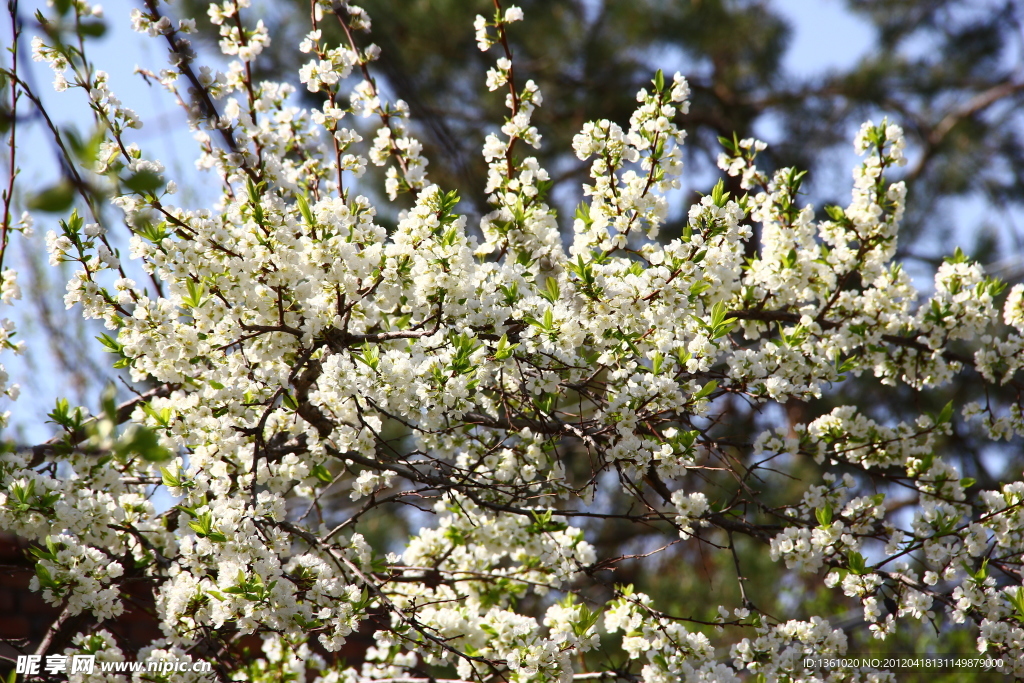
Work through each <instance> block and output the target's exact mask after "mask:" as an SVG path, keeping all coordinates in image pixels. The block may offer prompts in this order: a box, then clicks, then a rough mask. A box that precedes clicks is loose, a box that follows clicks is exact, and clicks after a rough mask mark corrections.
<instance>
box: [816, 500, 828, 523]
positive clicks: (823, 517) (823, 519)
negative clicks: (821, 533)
mask: <svg viewBox="0 0 1024 683" xmlns="http://www.w3.org/2000/svg"><path fill="white" fill-rule="evenodd" d="M814 517H815V518H816V519H817V520H818V524H820V525H821V526H823V527H826V526H829V525H830V524H832V506H831V505H829V504H828V503H825V507H820V508H817V509H815V511H814Z"/></svg>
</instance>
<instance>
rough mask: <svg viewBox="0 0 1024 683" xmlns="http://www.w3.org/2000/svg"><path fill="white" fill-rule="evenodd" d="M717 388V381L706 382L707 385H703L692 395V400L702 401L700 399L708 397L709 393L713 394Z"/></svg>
mask: <svg viewBox="0 0 1024 683" xmlns="http://www.w3.org/2000/svg"><path fill="white" fill-rule="evenodd" d="M717 388H718V380H715V379H713V380H711V381H710V382H708V383H707V384H705V385H704V386H703V387H701V388H700V391H698V392H697V393H696V394H694V395H693V399H694V400H695V401H696V400H699V399H702V398H704V397H706V396H710V395H711V392H713V391H714V390H715V389H717Z"/></svg>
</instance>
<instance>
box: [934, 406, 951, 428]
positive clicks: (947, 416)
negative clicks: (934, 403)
mask: <svg viewBox="0 0 1024 683" xmlns="http://www.w3.org/2000/svg"><path fill="white" fill-rule="evenodd" d="M951 419H953V402H952V401H950V402H949V403H947V404H946V405H945V406H943V407H942V410H941V411H940V412H939V416H938V418H936V420H935V421H936V422H937V423H938V424H947V423H948V422H949V421H950V420H951Z"/></svg>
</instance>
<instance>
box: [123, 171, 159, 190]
mask: <svg viewBox="0 0 1024 683" xmlns="http://www.w3.org/2000/svg"><path fill="white" fill-rule="evenodd" d="M123 182H124V186H125V187H127V188H128V189H129V190H131V191H132V192H137V193H139V194H153V193H154V192H156V191H157V190H159V189H160V188H162V187H163V186H164V179H163V178H161V177H160V176H159V175H158V174H156V173H153V171H139V172H138V173H133V174H132V175H130V176H128V177H127V178H125V179H124V181H123Z"/></svg>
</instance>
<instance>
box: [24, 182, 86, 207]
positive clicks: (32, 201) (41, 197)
mask: <svg viewBox="0 0 1024 683" xmlns="http://www.w3.org/2000/svg"><path fill="white" fill-rule="evenodd" d="M74 200H75V188H74V186H72V184H71V183H69V182H68V181H67V180H62V181H60V182H59V183H57V184H56V185H51V186H50V187H48V188H46V189H45V190H42V191H40V192H37V193H36V194H34V195H32V196H30V197H29V199H28V202H27V203H26V206H28V208H29V209H30V210H34V211H48V212H50V213H61V212H63V211H67V210H68V209H70V208H71V204H72V202H74Z"/></svg>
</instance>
